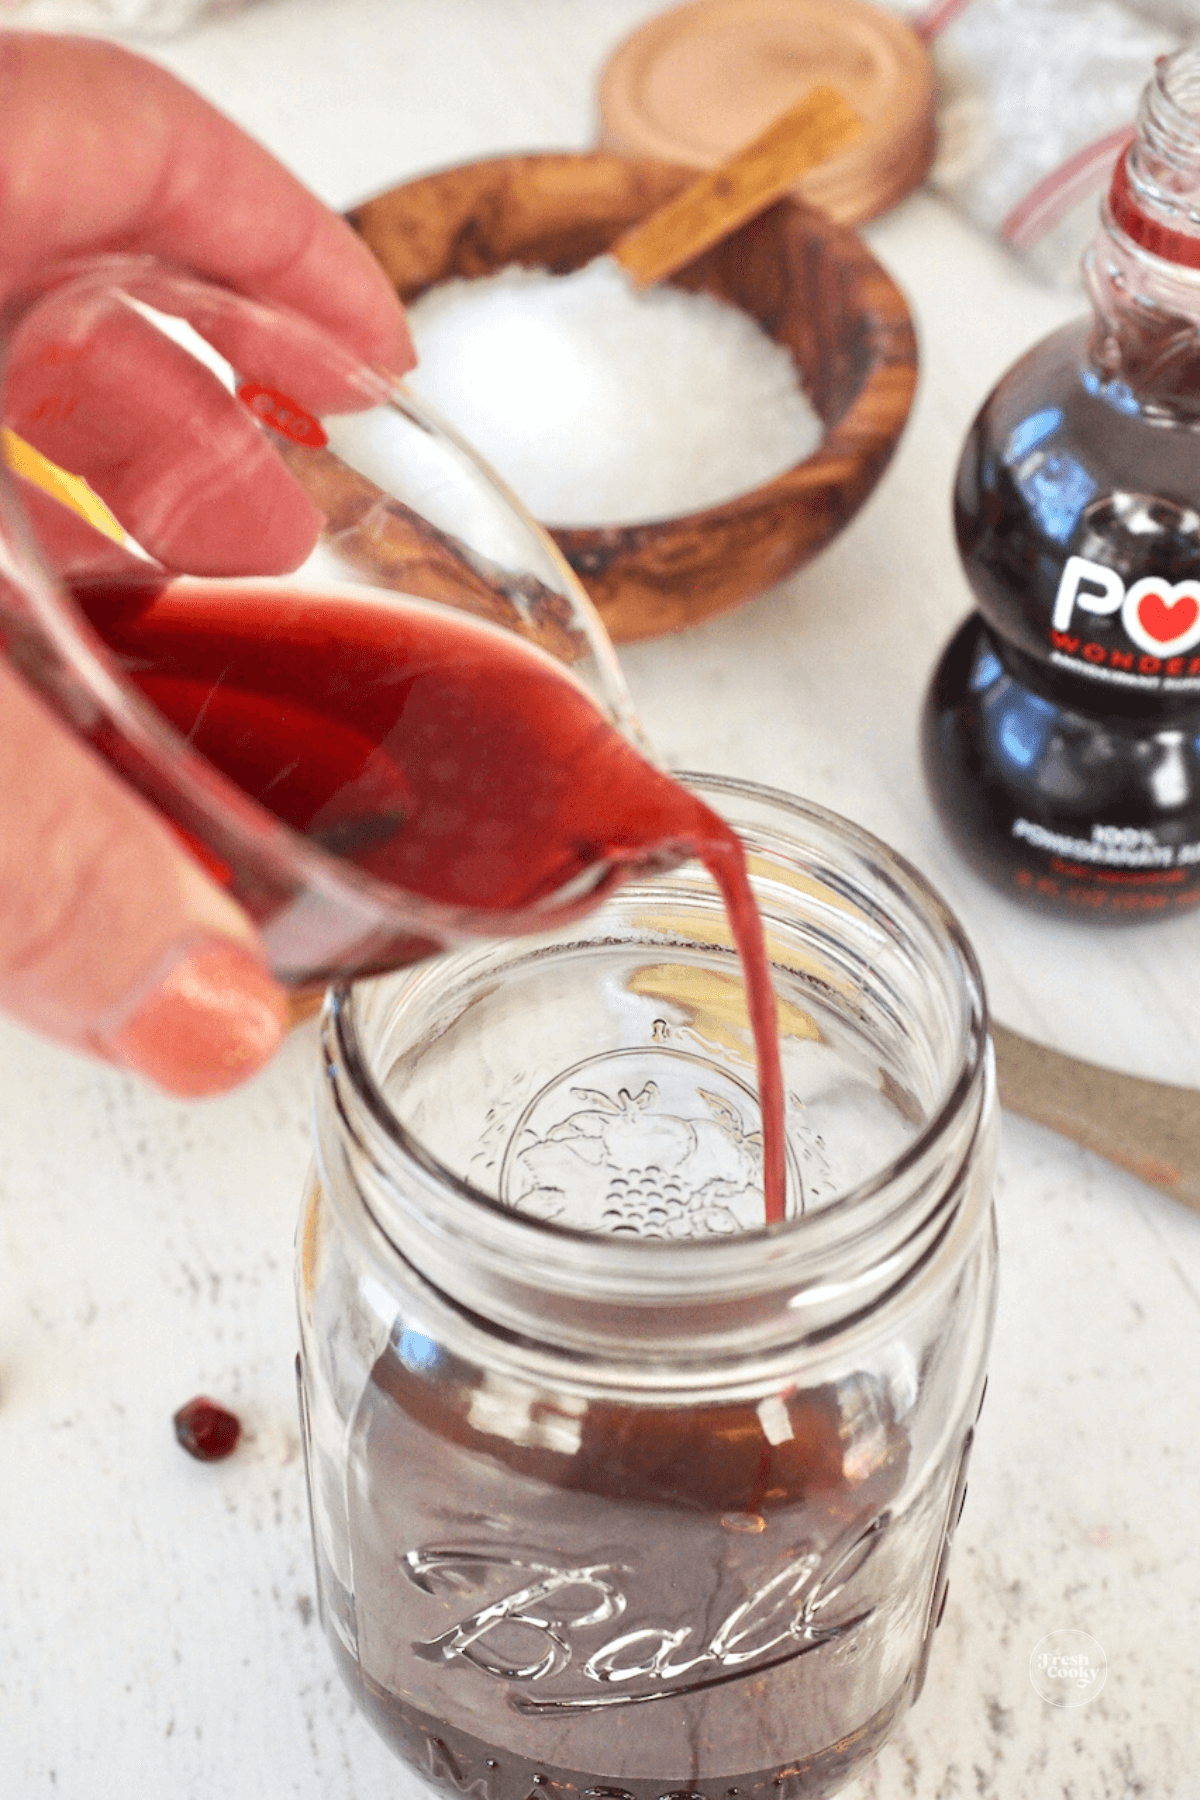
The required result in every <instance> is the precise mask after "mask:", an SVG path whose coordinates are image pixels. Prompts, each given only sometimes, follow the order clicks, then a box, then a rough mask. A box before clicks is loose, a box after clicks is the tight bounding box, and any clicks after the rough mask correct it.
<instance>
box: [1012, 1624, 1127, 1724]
mask: <svg viewBox="0 0 1200 1800" xmlns="http://www.w3.org/2000/svg"><path fill="white" fill-rule="evenodd" d="M1107 1677H1108V1658H1107V1657H1106V1656H1105V1654H1104V1650H1103V1648H1102V1647H1101V1645H1100V1644H1098V1643H1097V1641H1096V1639H1095V1638H1094V1637H1090V1636H1089V1635H1088V1633H1087V1632H1086V1631H1051V1632H1049V1633H1048V1634H1047V1636H1046V1637H1044V1638H1042V1640H1041V1642H1040V1643H1038V1644H1035V1645H1034V1648H1033V1654H1032V1655H1031V1656H1030V1658H1029V1679H1030V1681H1031V1682H1032V1684H1033V1691H1034V1693H1035V1694H1040V1695H1041V1697H1042V1699H1043V1700H1045V1701H1046V1702H1047V1703H1048V1704H1049V1705H1050V1706H1086V1705H1087V1703H1088V1701H1089V1700H1094V1699H1095V1698H1096V1695H1097V1694H1098V1693H1099V1692H1100V1689H1101V1688H1102V1687H1103V1686H1104V1683H1105V1681H1106V1679H1107Z"/></svg>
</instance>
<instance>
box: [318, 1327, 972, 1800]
mask: <svg viewBox="0 0 1200 1800" xmlns="http://www.w3.org/2000/svg"><path fill="white" fill-rule="evenodd" d="M773 1404H774V1406H775V1407H776V1409H777V1410H776V1412H775V1413H771V1412H768V1414H767V1416H768V1418H769V1419H770V1421H771V1424H772V1427H773V1429H772V1430H771V1431H770V1432H768V1430H767V1429H766V1428H765V1427H764V1423H763V1416H762V1407H761V1406H759V1405H755V1404H751V1403H745V1404H740V1405H739V1404H736V1403H734V1404H723V1405H712V1406H694V1407H683V1406H667V1407H661V1406H660V1407H655V1406H641V1407H639V1406H634V1405H628V1404H624V1403H615V1402H606V1401H592V1402H590V1403H588V1404H587V1405H586V1406H584V1407H583V1408H582V1409H579V1408H572V1407H571V1406H570V1405H569V1404H568V1405H565V1406H564V1405H562V1404H561V1403H557V1402H556V1400H555V1398H554V1397H553V1396H551V1395H549V1394H547V1393H546V1392H545V1391H544V1390H543V1391H540V1392H535V1391H533V1390H529V1391H525V1392H521V1391H519V1387H514V1388H511V1389H509V1390H508V1391H507V1392H506V1393H504V1394H503V1395H502V1396H501V1395H499V1394H498V1393H494V1392H493V1388H492V1384H491V1382H490V1380H489V1376H488V1374H487V1373H484V1372H480V1371H478V1370H472V1369H470V1368H469V1367H468V1366H467V1365H466V1364H464V1363H462V1362H460V1361H459V1360H458V1359H457V1358H455V1357H452V1356H450V1355H448V1354H447V1353H446V1352H445V1351H444V1350H443V1349H440V1348H439V1349H438V1350H436V1351H435V1350H433V1348H432V1346H429V1347H428V1349H427V1348H426V1347H425V1340H421V1339H419V1338H418V1337H417V1336H416V1335H415V1334H414V1333H412V1332H407V1333H406V1332H403V1331H400V1330H398V1331H397V1333H396V1335H395V1337H394V1339H393V1343H392V1345H391V1346H390V1347H389V1349H388V1351H387V1352H385V1354H384V1355H383V1356H382V1357H381V1358H380V1359H379V1361H378V1362H377V1364H376V1366H375V1369H374V1371H373V1374H372V1378H371V1381H370V1383H369V1384H368V1389H367V1392H366V1394H365V1396H364V1398H363V1401H362V1403H361V1406H360V1408H359V1412H358V1416H357V1419H356V1421H355V1425H354V1428H353V1433H352V1444H351V1456H350V1475H349V1527H350V1556H351V1561H352V1566H353V1570H354V1586H355V1594H354V1596H353V1597H351V1596H349V1595H348V1594H345V1593H344V1591H342V1590H341V1589H340V1588H339V1586H338V1583H337V1581H336V1579H335V1578H334V1577H333V1575H332V1571H330V1570H329V1569H328V1568H324V1569H322V1572H321V1575H322V1588H323V1592H324V1595H325V1604H326V1608H327V1617H326V1627H327V1629H328V1630H329V1633H330V1637H331V1640H332V1641H333V1643H334V1647H335V1651H336V1652H337V1654H338V1656H339V1660H340V1662H341V1664H342V1667H343V1673H344V1675H345V1677H346V1679H347V1681H348V1682H349V1684H350V1686H351V1687H352V1688H353V1690H354V1692H355V1694H356V1696H357V1698H358V1699H359V1701H360V1704H361V1705H362V1707H363V1708H364V1710H365V1711H366V1713H367V1714H368V1716H369V1717H370V1719H371V1721H372V1723H373V1724H374V1726H375V1727H376V1729H377V1730H378V1731H379V1732H380V1733H381V1734H382V1736H383V1737H384V1738H385V1739H386V1740H387V1742H388V1743H389V1744H390V1745H391V1746H392V1747H393V1748H394V1749H395V1750H396V1751H397V1752H398V1753H399V1754H400V1755H401V1756H403V1757H405V1758H406V1759H407V1760H408V1761H409V1762H410V1763H411V1764H412V1765H413V1766H414V1767H415V1769H416V1770H417V1771H418V1772H419V1773H420V1775H421V1776H422V1778H423V1779H425V1780H427V1781H429V1782H431V1783H433V1785H434V1786H436V1787H438V1788H440V1789H441V1790H442V1791H443V1792H445V1793H447V1794H454V1793H463V1792H471V1793H475V1794H478V1795H480V1796H481V1797H482V1800H527V1797H528V1796H529V1795H531V1794H536V1793H539V1792H545V1793H546V1794H548V1795H554V1796H556V1797H561V1800H568V1797H573V1796H576V1795H580V1796H583V1795H590V1796H592V1797H593V1800H619V1796H621V1795H625V1794H628V1795H631V1796H633V1800H658V1797H659V1796H661V1795H665V1794H673V1795H682V1794H688V1793H696V1794H700V1795H703V1796H704V1797H705V1800H728V1797H729V1795H730V1794H731V1792H736V1794H738V1795H744V1796H746V1797H747V1800H751V1797H753V1800H767V1796H768V1795H769V1796H772V1797H773V1800H778V1796H780V1795H781V1794H782V1795H791V1796H795V1797H796V1800H800V1797H804V1800H816V1797H817V1796H821V1795H824V1794H828V1793H832V1792H834V1791H835V1790H836V1789H837V1788H838V1787H839V1786H841V1785H842V1783H843V1782H844V1781H845V1780H846V1778H847V1775H848V1773H849V1772H850V1771H852V1770H853V1769H854V1768H855V1767H856V1766H857V1765H858V1764H859V1763H861V1762H863V1761H865V1760H866V1759H867V1758H868V1757H869V1756H870V1755H871V1754H873V1753H874V1751H875V1749H877V1748H878V1747H879V1745H880V1744H881V1743H882V1742H883V1741H884V1739H885V1737H886V1736H887V1733H888V1731H889V1729H890V1727H891V1724H892V1722H893V1720H894V1718H895V1716H896V1714H897V1713H898V1712H899V1710H900V1709H901V1708H902V1707H903V1706H904V1705H906V1704H907V1702H908V1700H909V1699H910V1698H911V1694H912V1690H913V1686H914V1684H915V1682H916V1680H917V1671H916V1669H915V1668H914V1667H913V1666H912V1665H911V1664H910V1665H909V1666H908V1667H907V1668H905V1667H904V1666H903V1665H901V1667H900V1669H899V1671H898V1672H896V1673H893V1674H892V1684H893V1685H892V1690H891V1691H888V1687H887V1682H886V1678H885V1677H884V1676H883V1675H882V1674H881V1668H886V1667H888V1666H889V1665H890V1661H891V1658H892V1657H893V1656H894V1654H895V1652H894V1646H893V1645H892V1644H891V1643H890V1641H888V1638H889V1628H888V1627H882V1628H881V1626H880V1623H879V1615H880V1604H879V1603H880V1602H881V1601H883V1602H884V1606H883V1608H882V1610H883V1612H886V1610H887V1600H888V1598H889V1596H890V1594H891V1592H892V1590H893V1586H894V1584H895V1582H896V1580H897V1576H898V1572H899V1571H900V1570H903V1569H905V1568H908V1567H910V1566H911V1564H910V1562H909V1559H910V1558H912V1557H919V1558H920V1559H921V1561H922V1562H923V1563H925V1564H926V1565H927V1566H929V1567H930V1568H932V1566H933V1564H934V1563H935V1562H936V1554H935V1553H934V1554H931V1552H930V1547H929V1542H928V1541H926V1540H932V1542H933V1543H934V1544H935V1545H936V1540H937V1535H938V1533H939V1532H940V1529H941V1526H942V1522H943V1521H942V1515H941V1512H940V1511H939V1509H938V1506H937V1505H936V1504H935V1505H933V1506H931V1507H930V1508H928V1509H927V1510H925V1511H924V1512H923V1513H921V1515H920V1516H919V1517H917V1518H915V1519H910V1520H909V1521H907V1522H906V1523H902V1524H896V1523H893V1522H891V1521H890V1519H889V1515H888V1511H887V1507H888V1502H889V1500H890V1499H891V1498H892V1496H893V1495H895V1494H896V1492H897V1491H898V1490H899V1488H900V1487H901V1485H902V1484H903V1481H904V1478H905V1473H906V1469H907V1462H908V1442H907V1439H906V1437H905V1435H904V1433H903V1432H902V1431H901V1430H899V1429H898V1428H897V1427H896V1425H895V1424H894V1423H893V1422H892V1421H891V1419H890V1418H889V1416H888V1413H887V1409H886V1403H884V1402H882V1401H881V1400H879V1399H878V1398H877V1395H876V1391H875V1389H874V1388H873V1386H872V1385H871V1384H870V1383H869V1382H868V1381H867V1380H866V1378H857V1379H852V1380H851V1381H850V1382H849V1383H847V1384H846V1385H845V1387H844V1388H843V1389H839V1388H837V1387H834V1386H827V1387H818V1388H814V1389H811V1390H808V1391H802V1392H798V1391H795V1390H792V1391H790V1392H788V1393H786V1394H785V1395H783V1396H781V1397H780V1398H779V1399H778V1400H777V1401H776V1402H774V1403H773ZM872 1409H874V1415H875V1416H874V1425H873V1428H872V1427H867V1429H866V1430H865V1432H864V1427H865V1426H867V1421H868V1420H869V1419H870V1418H871V1415H872ZM851 1421H853V1425H851ZM851 1429H855V1430H858V1431H860V1432H864V1437H863V1440H862V1441H863V1442H864V1443H865V1442H868V1441H869V1442H870V1444H871V1446H872V1447H871V1449H870V1451H869V1453H868V1454H866V1455H864V1456H862V1457H861V1458H860V1459H859V1460H858V1461H857V1462H856V1463H855V1464H854V1466H853V1467H851V1466H850V1465H849V1463H848V1461H847V1458H846V1456H845V1443H844V1438H845V1434H846V1433H847V1432H848V1431H849V1430H851ZM785 1431H790V1433H791V1435H790V1436H785ZM772 1438H775V1439H777V1440H778V1441H776V1442H772V1441H771V1440H772ZM945 1504H946V1498H945V1495H942V1497H941V1507H942V1508H944V1506H945ZM907 1534H913V1535H907ZM330 1613H332V1615H333V1617H332V1618H331V1617H329V1616H328V1615H329V1614H330ZM917 1623H918V1626H919V1620H918V1621H917ZM881 1690H882V1691H883V1693H884V1695H885V1698H884V1699H883V1703H882V1704H881V1703H880V1693H881ZM439 1701H440V1703H439Z"/></svg>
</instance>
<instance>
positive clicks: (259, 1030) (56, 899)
mask: <svg viewBox="0 0 1200 1800" xmlns="http://www.w3.org/2000/svg"><path fill="white" fill-rule="evenodd" d="M0 819H3V821H4V828H3V831H2V832H0V1008H3V1009H4V1010H5V1011H7V1012H9V1013H11V1014H13V1015H14V1016H15V1017H17V1018H19V1019H21V1020H23V1021H24V1022H25V1023H26V1024H28V1025H31V1026H33V1027H34V1028H35V1029H37V1030H39V1031H41V1032H44V1033H45V1034H46V1035H48V1036H50V1037H54V1038H57V1039H58V1040H60V1041H61V1042H63V1043H66V1044H70V1045H73V1046H75V1047H77V1048H81V1049H92V1050H94V1051H97V1052H98V1053H100V1054H101V1055H104V1056H106V1057H107V1058H108V1059H109V1060H110V1061H113V1062H116V1063H119V1064H121V1065H122V1066H124V1067H126V1068H129V1069H133V1070H136V1071H138V1072H139V1073H141V1074H143V1075H146V1076H148V1077H149V1078H150V1079H151V1080H152V1081H155V1082H156V1083H158V1085H160V1086H161V1087H164V1088H166V1089H167V1090H168V1091H170V1092H172V1093H176V1094H181V1095H192V1096H194V1095H202V1094H213V1093H219V1092H221V1091H223V1090H224V1089H226V1088H229V1087H232V1086H234V1085H236V1083H237V1082H239V1081H241V1080H242V1079H244V1078H245V1077H246V1076H247V1075H250V1074H252V1073H253V1072H254V1071H255V1070H256V1069H258V1068H260V1067H261V1066H262V1064H263V1063H265V1062H266V1061H267V1059H268V1058H269V1057H270V1055H271V1054H272V1052H273V1051H274V1049H275V1048H276V1046H277V1045H278V1043H279V1041H280V1039H281V1037H282V1036H283V1033H284V1030H285V1029H286V1000H285V997H284V995H283V992H282V990H281V989H280V988H279V987H278V985H277V984H276V982H275V981H274V980H273V978H272V977H271V975H270V973H269V972H268V970H267V968H266V966H265V964H264V962H263V959H262V951H261V947H260V946H259V944H258V941H257V939H256V937H255V934H254V931H253V928H252V927H251V925H250V923H249V921H248V920H247V919H246V918H245V917H244V915H243V914H242V913H241V911H240V910H239V909H238V908H237V907H236V906H235V905H234V904H233V902H232V901H230V900H229V899H228V898H226V896H225V895H223V894H222V893H220V891H219V890H218V889H217V888H216V887H215V886H213V885H212V884H211V883H210V882H209V881H208V879H207V878H206V877H205V876H204V875H203V874H202V873H201V871H200V870H199V868H198V867H197V866H196V864H195V863H194V862H193V861H192V860H191V858H190V857H188V856H186V855H185V854H184V853H183V852H182V851H181V850H180V849H179V848H178V846H177V844H176V843H175V841H174V839H173V838H172V835H171V833H170V832H169V830H168V829H167V827H166V826H165V825H164V824H163V823H162V821H161V820H160V819H158V817H157V816H156V815H155V814H154V813H153V812H152V811H151V810H150V809H149V808H148V807H147V806H145V805H144V804H143V802H142V801H140V800H139V799H138V798H137V797H136V796H134V795H133V794H132V793H130V792H129V791H128V790H127V789H125V788H124V787H123V786H122V785H121V783H120V782H119V781H118V780H117V779H116V778H115V776H113V775H112V774H111V773H110V772H109V771H108V770H107V769H106V768H105V767H104V765H103V764H102V763H101V762H100V761H99V760H98V759H96V758H95V757H94V756H93V755H92V753H91V752H90V751H88V750H87V749H86V748H84V747H83V746H82V745H81V744H79V743H78V742H76V741H75V740H74V739H73V738H72V737H70V736H69V735H68V734H67V733H66V732H65V731H64V730H63V729H62V728H61V727H60V726H59V724H58V722H57V721H56V720H55V719H54V718H53V717H52V716H51V714H50V713H49V712H48V710H47V709H46V707H45V706H44V705H43V703H42V701H41V700H39V699H38V698H36V697H35V696H34V695H33V694H32V693H31V692H30V690H29V689H27V688H26V687H25V686H24V684H23V683H22V682H21V680H20V679H19V678H18V677H17V676H16V675H15V674H14V673H13V671H12V670H11V669H9V668H7V667H6V666H4V665H3V664H2V663H0Z"/></svg>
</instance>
